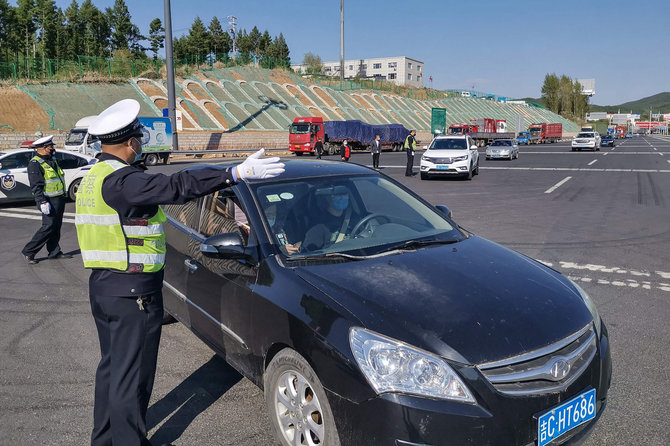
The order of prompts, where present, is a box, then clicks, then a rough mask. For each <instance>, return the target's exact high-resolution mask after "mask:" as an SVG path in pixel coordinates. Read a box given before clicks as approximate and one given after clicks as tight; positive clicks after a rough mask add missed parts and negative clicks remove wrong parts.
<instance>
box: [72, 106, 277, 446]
mask: <svg viewBox="0 0 670 446" xmlns="http://www.w3.org/2000/svg"><path fill="white" fill-rule="evenodd" d="M139 111H140V105H139V103H138V102H137V101H135V100H133V99H124V100H122V101H119V102H117V103H116V104H114V105H112V106H111V107H109V108H107V109H106V110H104V111H103V112H102V113H101V114H100V115H99V116H98V118H97V119H96V120H95V121H94V122H93V124H91V126H90V127H89V129H88V131H89V133H90V134H92V135H95V136H97V137H98V138H100V141H101V142H102V154H101V155H100V157H99V161H98V163H97V164H95V165H94V166H93V168H92V169H91V170H90V172H89V173H88V174H87V175H86V177H85V178H84V179H83V180H82V182H81V185H80V188H79V191H78V193H77V213H76V217H75V224H76V228H77V237H78V239H79V245H80V248H81V254H82V258H83V260H84V266H85V267H86V268H91V269H92V271H91V276H90V279H89V294H90V301H91V311H92V313H93V317H94V319H95V323H96V326H97V329H98V337H99V341H100V350H101V356H102V358H101V360H100V363H99V365H98V370H97V373H96V379H95V408H94V416H93V418H94V420H93V424H94V426H93V432H92V436H91V444H92V445H114V446H116V445H122V446H133V445H137V446H140V445H142V446H144V445H149V444H150V443H149V442H148V440H147V438H146V433H147V427H146V412H147V407H148V404H149V398H150V396H151V390H152V387H153V381H154V374H155V371H156V359H157V356H158V344H159V341H160V335H161V322H162V319H163V296H162V292H161V289H162V287H163V266H164V263H165V233H164V231H163V224H164V223H165V221H166V218H165V214H163V211H162V210H161V208H160V207H159V206H158V205H160V204H170V203H178V204H179V203H184V202H186V201H188V200H190V199H193V198H196V197H200V196H203V195H206V194H209V193H212V192H214V191H216V190H220V189H222V188H225V187H227V186H232V185H233V184H235V183H236V182H239V181H244V180H246V179H262V178H272V177H274V176H276V175H279V174H281V173H282V172H283V171H284V165H283V164H282V163H279V162H278V161H279V158H276V157H275V158H261V156H262V155H263V150H259V151H258V152H256V153H254V154H253V155H251V156H249V157H248V158H247V159H246V160H245V161H244V162H242V164H240V165H238V166H236V167H233V168H227V169H225V170H224V169H218V168H213V167H208V168H203V169H197V170H188V171H184V172H179V173H176V174H173V175H171V176H166V175H162V174H155V175H149V174H147V173H145V168H144V167H143V166H142V165H135V164H133V162H134V161H136V160H137V159H139V157H140V155H141V153H142V146H141V141H140V140H141V136H142V125H141V124H140V122H139V120H138V119H137V115H138V113H139Z"/></svg>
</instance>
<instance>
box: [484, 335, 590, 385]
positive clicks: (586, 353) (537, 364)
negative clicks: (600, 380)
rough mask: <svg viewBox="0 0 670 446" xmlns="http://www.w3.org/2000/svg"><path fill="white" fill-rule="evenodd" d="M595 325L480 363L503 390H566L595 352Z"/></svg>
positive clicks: (490, 379) (493, 381) (489, 376)
mask: <svg viewBox="0 0 670 446" xmlns="http://www.w3.org/2000/svg"><path fill="white" fill-rule="evenodd" d="M596 341H597V339H596V334H595V331H594V330H593V324H589V325H587V326H586V327H584V328H582V329H581V330H579V331H578V332H576V333H574V334H572V335H570V336H568V337H566V338H565V339H562V340H560V341H558V342H556V343H554V344H551V345H549V346H547V347H544V348H541V349H539V350H535V351H532V352H529V353H525V354H523V355H520V356H515V357H512V358H507V359H503V360H501V361H495V362H489V363H486V364H481V365H479V366H478V368H479V370H480V371H481V372H482V374H483V375H484V376H485V377H486V378H487V379H488V380H489V382H490V383H491V384H492V385H493V387H495V389H496V390H498V391H499V392H500V393H504V394H507V395H532V394H539V393H549V392H557V391H561V390H564V389H565V388H567V387H568V386H569V385H570V384H572V383H573V382H574V381H575V380H576V379H577V378H578V377H579V376H581V374H582V373H583V372H584V370H585V369H586V367H588V365H589V364H590V363H591V360H592V359H593V357H594V356H595V354H596V350H597V342H596Z"/></svg>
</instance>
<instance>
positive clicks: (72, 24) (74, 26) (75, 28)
mask: <svg viewBox="0 0 670 446" xmlns="http://www.w3.org/2000/svg"><path fill="white" fill-rule="evenodd" d="M65 35H66V36H67V39H66V41H65V42H64V48H63V51H62V52H61V54H62V57H64V58H66V59H74V58H76V57H77V55H79V54H84V41H85V40H86V23H85V22H84V21H83V17H82V14H81V13H80V11H79V4H78V3H77V0H72V3H70V6H68V7H67V9H66V10H65Z"/></svg>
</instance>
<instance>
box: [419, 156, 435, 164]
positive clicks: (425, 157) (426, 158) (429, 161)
mask: <svg viewBox="0 0 670 446" xmlns="http://www.w3.org/2000/svg"><path fill="white" fill-rule="evenodd" d="M421 161H426V162H428V163H432V162H433V159H432V158H431V157H429V156H426V155H422V156H421Z"/></svg>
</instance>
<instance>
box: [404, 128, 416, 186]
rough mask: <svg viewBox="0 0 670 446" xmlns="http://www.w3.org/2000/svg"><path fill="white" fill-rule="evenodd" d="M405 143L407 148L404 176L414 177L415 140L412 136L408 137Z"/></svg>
mask: <svg viewBox="0 0 670 446" xmlns="http://www.w3.org/2000/svg"><path fill="white" fill-rule="evenodd" d="M407 143H408V145H409V148H408V149H406V150H407V167H406V169H405V176H406V177H411V176H412V175H414V172H413V166H414V149H416V139H414V137H413V136H412V135H409V136H408V140H407Z"/></svg>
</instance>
